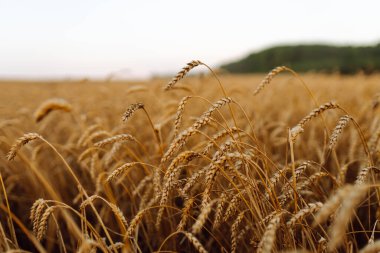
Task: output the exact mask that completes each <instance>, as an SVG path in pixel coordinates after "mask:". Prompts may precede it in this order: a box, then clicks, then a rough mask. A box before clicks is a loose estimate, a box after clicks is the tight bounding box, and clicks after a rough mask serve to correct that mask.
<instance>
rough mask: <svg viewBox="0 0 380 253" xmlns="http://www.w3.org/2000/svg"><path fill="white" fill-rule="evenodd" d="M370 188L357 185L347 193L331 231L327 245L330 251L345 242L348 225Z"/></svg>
mask: <svg viewBox="0 0 380 253" xmlns="http://www.w3.org/2000/svg"><path fill="white" fill-rule="evenodd" d="M368 188H369V187H368V186H367V185H356V186H354V188H353V189H352V191H350V192H347V194H346V195H345V196H344V199H343V202H342V206H341V207H340V209H339V211H338V213H337V215H336V217H335V220H334V224H333V225H332V226H331V229H330V241H329V242H328V245H327V247H328V249H329V250H330V251H333V250H334V249H335V248H336V247H338V246H339V245H340V244H341V243H342V242H343V239H344V236H345V232H346V228H347V224H348V223H349V221H350V219H351V217H352V215H353V214H354V213H355V209H356V207H357V206H358V205H359V204H360V202H361V201H362V199H363V197H364V196H365V195H366V194H367V191H368Z"/></svg>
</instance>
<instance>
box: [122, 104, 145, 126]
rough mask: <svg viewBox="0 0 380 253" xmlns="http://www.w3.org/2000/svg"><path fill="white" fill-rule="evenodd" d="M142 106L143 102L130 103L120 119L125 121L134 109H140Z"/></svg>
mask: <svg viewBox="0 0 380 253" xmlns="http://www.w3.org/2000/svg"><path fill="white" fill-rule="evenodd" d="M142 108H144V104H143V103H135V104H131V105H130V106H129V107H128V108H127V110H126V111H125V112H124V114H123V117H122V120H123V121H124V122H126V121H127V120H128V119H129V118H130V117H132V115H133V114H134V113H135V111H137V110H139V109H142Z"/></svg>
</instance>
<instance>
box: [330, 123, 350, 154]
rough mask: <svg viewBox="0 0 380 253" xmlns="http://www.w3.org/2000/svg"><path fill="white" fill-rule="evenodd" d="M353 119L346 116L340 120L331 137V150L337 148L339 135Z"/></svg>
mask: <svg viewBox="0 0 380 253" xmlns="http://www.w3.org/2000/svg"><path fill="white" fill-rule="evenodd" d="M351 119H352V118H351V116H350V115H344V116H342V117H341V118H340V119H339V122H338V124H337V125H336V126H335V129H334V131H333V132H332V134H331V136H330V141H329V146H328V148H329V150H332V149H333V148H334V147H335V145H336V143H337V142H338V137H339V135H340V134H341V133H342V132H343V129H344V128H345V127H346V126H347V124H348V123H349V122H350V120H351Z"/></svg>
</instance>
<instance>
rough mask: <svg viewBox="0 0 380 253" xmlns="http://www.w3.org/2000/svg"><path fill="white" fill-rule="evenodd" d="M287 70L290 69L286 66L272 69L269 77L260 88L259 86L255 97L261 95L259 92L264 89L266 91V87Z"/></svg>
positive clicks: (254, 93)
mask: <svg viewBox="0 0 380 253" xmlns="http://www.w3.org/2000/svg"><path fill="white" fill-rule="evenodd" d="M287 69H288V68H287V67H285V66H279V67H276V68H274V69H272V70H271V71H270V72H269V73H268V75H267V76H266V77H265V78H264V79H263V80H262V81H261V83H260V84H259V86H257V88H256V90H255V91H254V92H253V95H254V96H256V95H257V94H259V92H260V91H261V90H262V89H264V87H265V86H266V85H268V84H269V83H270V82H271V81H272V79H273V78H274V77H275V76H276V75H278V74H280V73H281V72H283V71H285V70H287Z"/></svg>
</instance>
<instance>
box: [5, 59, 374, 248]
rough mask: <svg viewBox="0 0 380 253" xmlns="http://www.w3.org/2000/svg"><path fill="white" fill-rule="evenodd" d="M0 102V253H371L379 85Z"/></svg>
mask: <svg viewBox="0 0 380 253" xmlns="http://www.w3.org/2000/svg"><path fill="white" fill-rule="evenodd" d="M274 67H275V66H274ZM193 68H199V69H203V70H205V71H207V72H206V73H207V74H194V75H191V73H192V69H193ZM0 89H1V90H2V92H1V93H0V171H1V178H0V179H1V190H0V196H1V201H0V205H1V206H0V207H1V208H0V222H1V223H0V251H1V252H202V253H203V252H358V251H361V252H379V251H380V240H379V241H377V240H378V238H379V237H380V235H379V233H378V231H379V229H380V227H379V226H380V224H378V219H380V206H379V204H380V202H379V201H380V199H379V198H380V195H379V194H380V191H379V184H378V178H379V176H378V174H377V173H378V172H379V170H378V168H377V167H378V165H379V158H380V145H379V139H380V105H379V103H380V76H379V75H371V76H366V75H360V74H357V75H355V76H340V75H338V74H336V75H323V74H313V73H308V74H297V73H295V72H294V71H292V70H291V69H289V68H286V67H277V68H275V69H274V70H273V71H271V72H270V73H269V74H268V75H267V76H265V75H229V74H226V73H222V72H213V71H212V70H211V69H209V68H208V66H207V65H205V64H204V63H202V62H200V61H192V62H190V63H189V64H187V65H185V67H184V68H183V69H182V70H181V71H180V72H179V73H178V75H176V76H175V77H174V78H173V79H172V80H170V79H164V78H157V79H152V80H150V81H146V82H132V81H130V82H121V81H120V82H117V81H112V82H110V81H104V82H102V81H89V80H82V81H60V82H42V83H41V82H32V81H30V82H15V81H14V82H11V81H8V82H7V81H3V82H1V83H0Z"/></svg>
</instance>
